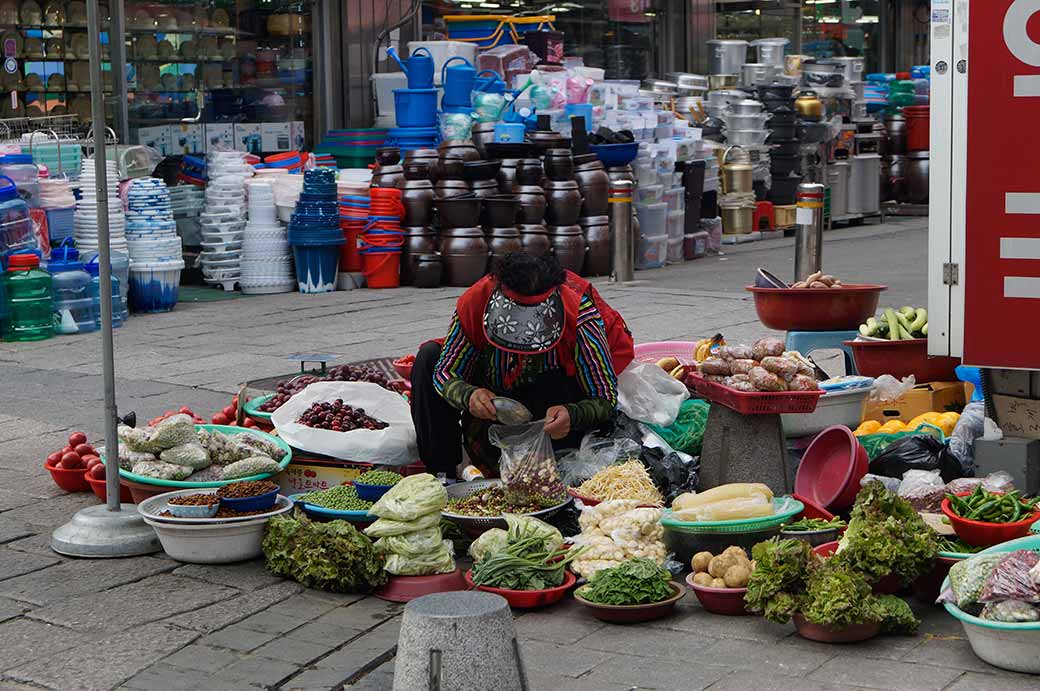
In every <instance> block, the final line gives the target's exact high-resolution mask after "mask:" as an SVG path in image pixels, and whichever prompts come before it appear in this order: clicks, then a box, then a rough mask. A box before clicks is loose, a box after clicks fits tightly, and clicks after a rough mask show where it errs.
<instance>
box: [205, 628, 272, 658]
mask: <svg viewBox="0 0 1040 691" xmlns="http://www.w3.org/2000/svg"><path fill="white" fill-rule="evenodd" d="M277 637H278V634H276V633H264V632H262V631H253V630H252V629H247V628H245V627H243V626H238V625H237V624H232V625H231V626H229V627H227V628H225V629H221V630H220V631H215V632H213V633H211V634H209V635H208V636H206V637H204V638H202V639H200V640H199V643H200V644H202V645H208V646H212V647H215V648H227V649H228V650H237V651H238V652H242V653H248V652H250V651H251V650H255V649H256V648H259V647H260V646H262V645H263V644H265V643H267V642H269V641H272V640H274V639H275V638H277Z"/></svg>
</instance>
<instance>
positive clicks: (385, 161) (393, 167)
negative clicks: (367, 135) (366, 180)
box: [372, 146, 404, 187]
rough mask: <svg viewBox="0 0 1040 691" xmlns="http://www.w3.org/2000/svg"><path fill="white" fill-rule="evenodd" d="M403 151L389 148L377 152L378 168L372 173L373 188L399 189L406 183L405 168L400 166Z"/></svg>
mask: <svg viewBox="0 0 1040 691" xmlns="http://www.w3.org/2000/svg"><path fill="white" fill-rule="evenodd" d="M400 161H401V150H400V149H398V148H397V147H395V146H387V147H383V148H381V149H377V150H376V164H377V165H376V168H375V170H374V171H372V187H398V186H399V185H400V184H401V183H402V182H404V168H403V167H402V166H401V165H400Z"/></svg>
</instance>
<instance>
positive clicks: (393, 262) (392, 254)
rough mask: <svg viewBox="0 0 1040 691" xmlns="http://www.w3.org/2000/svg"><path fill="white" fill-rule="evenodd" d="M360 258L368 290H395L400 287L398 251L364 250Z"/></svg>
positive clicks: (399, 256) (399, 258)
mask: <svg viewBox="0 0 1040 691" xmlns="http://www.w3.org/2000/svg"><path fill="white" fill-rule="evenodd" d="M361 258H362V264H363V265H364V272H365V282H366V283H367V285H368V287H369V288H397V287H399V286H400V285H401V251H400V250H389V251H387V250H382V251H372V250H366V251H365V252H363V253H362V254H361Z"/></svg>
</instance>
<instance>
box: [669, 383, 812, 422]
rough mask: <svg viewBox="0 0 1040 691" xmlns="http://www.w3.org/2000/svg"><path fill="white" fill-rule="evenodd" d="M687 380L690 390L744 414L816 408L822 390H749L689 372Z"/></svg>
mask: <svg viewBox="0 0 1040 691" xmlns="http://www.w3.org/2000/svg"><path fill="white" fill-rule="evenodd" d="M687 382H688V383H689V384H690V385H692V386H693V390H694V391H696V392H697V393H699V394H700V395H702V396H704V397H705V398H707V399H708V400H709V401H711V402H712V403H718V404H720V405H724V406H726V407H727V408H732V409H733V410H735V411H737V412H738V413H742V414H744V415H767V414H774V413H811V412H813V411H814V410H816V404H817V403H818V402H819V400H820V396H822V395H823V394H824V392H823V391H822V390H820V391H784V392H782V393H766V392H759V391H756V392H753V393H749V392H746V391H737V390H736V389H731V388H730V387H728V386H724V385H723V384H718V383H716V382H713V381H708V380H707V379H705V378H704V377H703V376H701V375H700V374H691V375H690V376H689V377H688V378H687Z"/></svg>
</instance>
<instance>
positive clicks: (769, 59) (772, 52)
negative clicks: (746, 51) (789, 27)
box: [751, 38, 791, 69]
mask: <svg viewBox="0 0 1040 691" xmlns="http://www.w3.org/2000/svg"><path fill="white" fill-rule="evenodd" d="M790 42H791V41H790V40H789V39H786V38H760V39H758V40H755V41H752V42H751V45H753V46H754V47H755V52H756V54H757V55H758V61H759V62H763V63H765V64H767V65H773V66H774V67H776V68H778V69H779V68H782V67H783V66H784V49H785V48H786V47H787V44H788V43H790Z"/></svg>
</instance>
